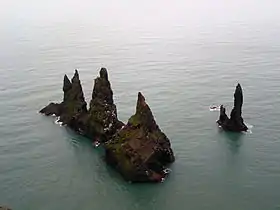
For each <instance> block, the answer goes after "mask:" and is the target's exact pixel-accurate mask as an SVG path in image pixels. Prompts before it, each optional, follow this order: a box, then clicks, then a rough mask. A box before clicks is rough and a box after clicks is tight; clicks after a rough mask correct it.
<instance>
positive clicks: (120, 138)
mask: <svg viewBox="0 0 280 210" xmlns="http://www.w3.org/2000/svg"><path fill="white" fill-rule="evenodd" d="M99 74H100V76H99V77H97V78H96V79H95V80H94V87H93V92H92V99H91V102H90V107H89V110H87V104H86V102H85V99H84V94H83V90H82V87H81V83H80V80H79V74H78V72H77V70H76V71H75V74H74V77H73V78H72V80H71V81H70V80H69V79H68V77H67V76H66V75H65V77H64V82H63V92H64V97H63V102H62V103H50V104H49V105H48V106H46V107H45V108H43V109H42V110H41V111H40V112H41V113H43V114H45V115H56V116H57V117H60V121H61V122H62V123H63V124H67V125H68V126H69V127H70V128H72V129H73V130H75V131H77V132H79V133H80V134H82V135H85V136H87V137H89V138H91V139H93V140H94V141H96V140H98V141H99V142H101V143H103V145H104V147H105V151H106V160H107V162H108V163H110V164H111V165H113V166H115V167H116V168H117V170H119V171H120V173H121V174H122V175H123V177H124V178H125V179H127V180H129V181H133V182H148V181H149V182H151V181H161V180H162V179H163V178H164V177H165V176H166V171H165V168H164V167H165V166H166V165H167V164H169V163H172V162H173V161H174V160H175V158H174V155H173V151H172V149H171V145H170V141H169V139H168V138H167V137H166V136H165V134H164V133H163V132H162V131H161V130H160V129H159V127H158V125H157V124H156V122H155V120H154V117H153V114H152V112H151V110H150V108H149V106H148V105H147V104H146V102H145V98H144V96H143V95H142V94H141V93H139V94H138V101H137V107H136V113H135V115H133V116H132V117H131V118H130V119H129V120H128V123H127V125H124V124H123V123H122V122H121V121H119V120H118V116H117V108H116V105H115V104H114V100H113V91H112V89H111V84H110V82H109V79H108V72H107V70H106V69H105V68H102V69H101V70H100V73H99Z"/></svg>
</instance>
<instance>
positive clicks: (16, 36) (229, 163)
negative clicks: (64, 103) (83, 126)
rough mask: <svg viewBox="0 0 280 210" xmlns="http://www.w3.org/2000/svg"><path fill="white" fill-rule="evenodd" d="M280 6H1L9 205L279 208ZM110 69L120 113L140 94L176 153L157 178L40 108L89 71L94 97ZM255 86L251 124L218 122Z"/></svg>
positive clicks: (232, 2)
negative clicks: (142, 174) (131, 176)
mask: <svg viewBox="0 0 280 210" xmlns="http://www.w3.org/2000/svg"><path fill="white" fill-rule="evenodd" d="M279 10H280V2H279V1H277V0H227V1H224V0H214V1H208V0H196V1H191V0H174V1H168V0H161V1H160V0H153V1H148V0H143V1H134V0H116V1H111V0H103V1H97V0H91V1H90V0H48V1H38V0H25V1H21V0H9V1H4V0H2V1H1V2H0V206H1V205H2V206H9V207H10V208H11V209H13V210H61V209H65V210H77V209H81V210H111V209H114V210H144V209H145V210H170V209H172V210H182V209H189V210H217V209H224V210H279V209H280V200H279V197H280V133H279V128H280V120H279V119H280V40H279V34H280V13H279ZM101 67H105V68H107V69H108V72H109V79H110V82H111V85H112V89H113V92H114V101H115V103H116V105H117V109H118V116H119V119H121V120H122V121H124V122H127V120H128V118H129V117H130V116H131V115H133V114H134V113H135V107H136V100H137V94H138V92H139V91H140V92H142V93H143V95H144V96H145V97H146V102H147V103H148V104H149V106H150V108H151V110H152V112H153V114H154V116H155V119H156V122H157V124H158V125H159V127H160V128H161V130H162V131H163V132H164V133H165V134H166V135H167V136H168V138H169V139H170V142H171V145H172V148H173V150H174V153H175V157H176V161H175V162H174V164H172V165H171V166H170V169H171V173H170V174H169V176H168V178H167V179H166V180H165V181H164V182H162V183H158V184H151V183H145V184H144V183H142V184H132V183H128V182H126V181H124V180H123V179H122V177H121V176H120V175H119V174H118V173H117V172H116V171H115V170H113V169H112V168H111V167H109V166H108V165H106V164H105V162H104V154H103V152H102V148H100V147H97V148H96V147H94V145H92V140H91V139H86V138H83V137H81V136H79V135H77V134H75V133H74V132H72V131H71V130H69V129H68V128H66V127H64V126H60V125H58V124H56V123H55V120H56V119H55V118H54V117H45V116H42V115H40V114H39V113H38V111H39V110H40V109H41V108H43V107H44V106H45V105H47V104H48V103H49V102H52V101H54V102H60V101H61V100H62V98H63V91H62V80H63V76H64V74H67V75H68V76H69V77H72V76H73V74H74V70H75V69H78V71H79V73H80V79H81V82H82V86H83V91H84V94H85V97H86V99H87V102H88V103H89V102H90V99H91V92H92V89H93V84H94V79H95V78H96V77H97V76H98V74H99V70H100V68H101ZM237 83H240V84H241V85H242V88H243V95H244V104H243V118H244V120H245V122H246V124H247V125H249V127H250V131H249V132H247V133H240V134H239V133H230V132H224V131H222V130H220V129H219V128H218V126H217V124H216V120H217V119H218V117H219V112H218V111H210V110H209V106H212V105H220V104H223V105H224V106H225V107H226V109H227V113H228V114H229V113H230V111H231V109H232V107H233V94H234V90H235V86H236V85H237Z"/></svg>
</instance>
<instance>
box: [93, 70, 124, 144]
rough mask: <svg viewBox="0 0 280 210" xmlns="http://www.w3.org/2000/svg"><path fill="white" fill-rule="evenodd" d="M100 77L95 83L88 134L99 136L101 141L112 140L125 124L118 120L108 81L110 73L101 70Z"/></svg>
mask: <svg viewBox="0 0 280 210" xmlns="http://www.w3.org/2000/svg"><path fill="white" fill-rule="evenodd" d="M99 74H100V76H99V77H97V78H96V79H95V81H94V87H93V91H92V99H91V102H90V109H89V121H88V128H89V129H88V133H91V134H95V135H96V134H97V135H98V136H100V137H99V140H101V141H103V142H105V141H107V140H108V139H110V138H111V137H112V136H113V135H114V134H115V133H116V132H117V131H118V130H119V129H120V128H121V127H122V126H123V125H124V124H123V123H122V122H121V121H119V120H118V116H117V108H116V105H115V104H114V100H113V91H112V89H111V84H110V82H109V80H108V72H107V70H106V69H105V68H101V70H100V72H99Z"/></svg>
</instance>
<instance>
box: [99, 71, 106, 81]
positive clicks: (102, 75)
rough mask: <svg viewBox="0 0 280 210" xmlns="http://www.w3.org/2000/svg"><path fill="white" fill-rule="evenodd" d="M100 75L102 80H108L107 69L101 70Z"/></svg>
mask: <svg viewBox="0 0 280 210" xmlns="http://www.w3.org/2000/svg"><path fill="white" fill-rule="evenodd" d="M99 75H100V77H101V78H103V79H106V80H108V72H107V69H106V68H101V70H100V72H99Z"/></svg>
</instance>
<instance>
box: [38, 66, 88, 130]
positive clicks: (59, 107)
mask: <svg viewBox="0 0 280 210" xmlns="http://www.w3.org/2000/svg"><path fill="white" fill-rule="evenodd" d="M63 92H64V97H63V101H62V102H61V103H50V104H49V105H48V106H46V107H45V108H43V109H42V110H40V113H42V114H45V115H55V116H57V117H60V119H59V121H60V122H62V123H63V124H67V125H68V126H70V127H71V128H73V129H74V130H79V128H77V127H76V124H77V123H76V120H77V119H82V118H85V116H86V115H87V103H86V102H85V99H84V94H83V90H82V86H81V82H80V79H79V73H78V71H77V70H75V74H74V76H73V78H72V80H71V81H70V80H69V79H68V77H67V75H65V76H64V80H63Z"/></svg>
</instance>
